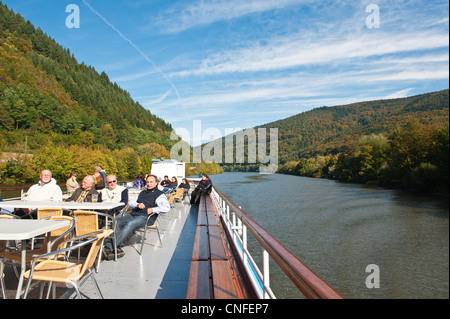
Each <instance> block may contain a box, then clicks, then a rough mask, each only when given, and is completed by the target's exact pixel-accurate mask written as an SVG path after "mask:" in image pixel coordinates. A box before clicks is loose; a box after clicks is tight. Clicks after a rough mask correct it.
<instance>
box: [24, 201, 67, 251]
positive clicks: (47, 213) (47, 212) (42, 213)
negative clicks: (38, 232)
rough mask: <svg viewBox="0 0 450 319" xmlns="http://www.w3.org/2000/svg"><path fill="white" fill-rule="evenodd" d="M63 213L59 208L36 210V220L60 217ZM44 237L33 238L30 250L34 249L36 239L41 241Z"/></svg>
mask: <svg viewBox="0 0 450 319" xmlns="http://www.w3.org/2000/svg"><path fill="white" fill-rule="evenodd" d="M62 214H63V211H62V209H61V208H38V210H37V219H43V218H48V217H52V216H62ZM43 238H44V237H34V238H32V239H31V249H34V241H35V240H36V239H43Z"/></svg>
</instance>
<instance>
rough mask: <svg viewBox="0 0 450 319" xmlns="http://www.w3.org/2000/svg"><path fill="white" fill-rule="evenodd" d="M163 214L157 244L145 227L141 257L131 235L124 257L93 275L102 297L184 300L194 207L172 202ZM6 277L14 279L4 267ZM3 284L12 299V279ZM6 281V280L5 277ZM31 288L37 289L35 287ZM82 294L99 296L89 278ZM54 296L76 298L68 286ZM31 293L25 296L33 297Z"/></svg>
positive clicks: (136, 240) (137, 239)
mask: <svg viewBox="0 0 450 319" xmlns="http://www.w3.org/2000/svg"><path fill="white" fill-rule="evenodd" d="M173 206H174V207H173V208H172V209H171V210H170V212H169V213H168V214H167V215H165V216H162V217H161V216H160V217H159V218H160V225H161V228H163V230H162V231H161V238H162V244H163V247H161V245H160V242H159V239H158V235H157V233H156V231H154V230H149V231H148V232H147V238H146V241H145V245H144V249H143V252H142V256H141V255H139V249H140V246H141V241H140V235H139V234H138V235H132V236H131V237H130V238H129V239H128V242H127V244H126V245H125V247H123V248H122V249H123V251H124V252H125V256H123V257H122V258H119V259H118V260H117V261H114V260H111V261H107V260H104V261H102V262H101V264H100V269H99V271H98V273H96V274H95V277H96V279H97V282H98V284H99V286H100V289H101V291H102V294H103V297H104V298H105V299H119V298H120V299H185V298H186V292H187V287H188V281H189V271H190V266H191V260H192V250H193V246H194V238H195V231H196V226H197V215H198V207H197V206H190V205H189V203H188V199H186V203H182V202H176V203H174V204H173ZM6 268H9V269H5V275H6V278H5V279H6V280H7V278H8V277H9V278H13V277H14V279H15V276H14V273H13V272H12V270H11V269H10V268H11V267H6ZM14 279H13V280H12V282H10V283H9V284H7V292H8V296H7V297H8V298H13V296H14V294H15V289H14V287H17V286H16V282H17V281H16V280H14ZM7 281H8V280H7ZM34 290H39V288H36V289H34ZM80 290H81V293H82V294H83V295H84V296H83V297H86V298H91V299H99V298H100V296H99V294H98V292H97V290H96V289H95V286H94V284H93V282H92V280H91V279H88V280H87V281H86V282H85V283H84V284H83V286H82V287H81V289H80ZM57 295H58V297H59V298H62V299H73V298H77V295H76V293H75V290H74V289H72V288H65V287H62V288H61V287H59V288H58V291H57ZM37 296H38V294H37V293H36V292H35V293H33V294H30V295H29V298H30V297H31V298H33V297H34V298H36V297H37Z"/></svg>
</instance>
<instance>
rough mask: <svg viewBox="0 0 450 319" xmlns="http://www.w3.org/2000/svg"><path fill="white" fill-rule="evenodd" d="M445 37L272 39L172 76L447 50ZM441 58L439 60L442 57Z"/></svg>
mask: <svg viewBox="0 0 450 319" xmlns="http://www.w3.org/2000/svg"><path fill="white" fill-rule="evenodd" d="M448 41H449V36H448V34H435V33H428V32H422V33H412V34H398V35H392V34H381V33H380V35H377V36H367V35H361V36H359V37H358V38H353V37H349V38H345V39H342V40H338V41H336V40H334V41H333V40H332V39H331V38H330V41H326V40H325V41H320V42H310V40H308V39H302V38H301V36H298V35H296V36H290V37H287V38H285V39H273V40H271V41H270V43H269V44H267V45H265V46H261V45H259V44H255V45H254V46H252V47H247V48H243V49H238V50H230V51H222V52H218V53H215V54H212V55H210V56H208V57H207V58H205V59H203V60H202V61H200V62H199V65H198V66H197V67H196V68H193V69H189V70H182V71H179V72H174V73H172V74H171V75H172V76H191V75H212V74H223V73H232V72H261V71H272V70H281V69H287V68H295V67H298V66H308V65H323V64H329V63H334V62H338V61H345V60H347V61H349V60H352V59H355V58H356V59H358V58H370V57H380V56H383V55H386V54H397V53H404V52H413V51H420V50H429V49H436V48H445V47H448ZM441 58H442V57H441Z"/></svg>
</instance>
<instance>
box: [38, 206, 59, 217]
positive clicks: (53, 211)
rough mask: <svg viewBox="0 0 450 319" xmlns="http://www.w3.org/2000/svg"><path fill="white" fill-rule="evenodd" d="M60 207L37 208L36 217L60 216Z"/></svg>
mask: <svg viewBox="0 0 450 319" xmlns="http://www.w3.org/2000/svg"><path fill="white" fill-rule="evenodd" d="M62 213H63V211H62V209H61V208H39V209H38V211H37V219H42V218H47V217H51V216H62Z"/></svg>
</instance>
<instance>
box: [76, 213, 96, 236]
mask: <svg viewBox="0 0 450 319" xmlns="http://www.w3.org/2000/svg"><path fill="white" fill-rule="evenodd" d="M72 214H73V218H75V236H77V237H78V236H81V235H85V234H89V233H92V232H95V231H97V230H98V216H97V214H96V213H94V212H90V211H84V210H76V211H74V212H73V213H72Z"/></svg>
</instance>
